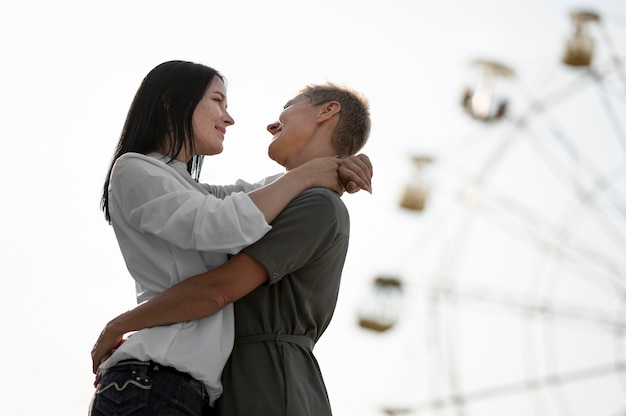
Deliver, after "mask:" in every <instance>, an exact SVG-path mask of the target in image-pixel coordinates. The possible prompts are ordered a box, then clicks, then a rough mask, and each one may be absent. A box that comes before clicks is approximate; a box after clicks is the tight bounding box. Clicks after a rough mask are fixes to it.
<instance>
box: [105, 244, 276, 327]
mask: <svg viewBox="0 0 626 416" xmlns="http://www.w3.org/2000/svg"><path fill="white" fill-rule="evenodd" d="M265 280H267V272H266V271H265V269H264V268H263V266H261V265H260V264H259V263H257V262H256V261H255V260H253V259H252V258H250V257H249V256H247V255H245V254H239V255H237V256H235V257H233V258H232V259H231V260H229V261H228V262H227V263H225V264H223V265H222V266H220V267H218V268H216V269H213V270H211V271H208V272H206V273H202V274H199V275H196V276H193V277H191V278H189V279H186V280H184V281H182V282H180V283H178V284H177V285H174V286H172V287H170V288H169V289H167V290H165V291H164V292H161V293H159V294H158V295H156V296H154V297H153V298H151V299H149V300H147V301H145V302H143V303H141V304H139V305H137V306H136V307H135V308H133V309H131V310H129V311H127V312H125V313H123V314H121V315H119V316H117V317H116V318H114V319H113V320H111V321H110V322H109V323H108V324H107V330H108V331H111V332H112V333H116V334H125V333H128V332H131V331H138V330H141V329H144V328H150V327H154V326H159V325H169V324H173V323H178V322H184V321H191V320H194V319H199V318H203V317H205V316H209V315H212V314H214V313H216V312H218V311H220V310H222V309H223V308H224V307H225V306H226V305H228V304H230V303H232V302H234V301H236V300H238V299H240V298H242V297H243V296H245V295H246V294H248V293H250V292H251V291H252V290H254V289H255V288H256V287H258V286H260V285H261V284H262V283H263V282H264V281H265Z"/></svg>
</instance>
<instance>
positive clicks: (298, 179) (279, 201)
mask: <svg viewBox="0 0 626 416" xmlns="http://www.w3.org/2000/svg"><path fill="white" fill-rule="evenodd" d="M309 187H310V184H309V182H308V181H307V178H303V177H302V175H297V174H296V173H295V172H294V171H290V172H287V173H285V174H284V175H283V176H281V177H280V178H278V179H277V180H275V181H274V182H272V183H271V184H269V185H265V186H262V187H261V188H258V189H255V190H253V191H251V192H248V196H249V197H250V199H252V202H254V204H255V205H256V206H257V208H259V210H260V211H261V212H262V213H263V215H264V216H265V220H266V221H267V222H268V223H270V222H272V221H274V219H275V218H276V217H277V216H278V214H280V212H281V211H282V210H283V209H285V207H286V206H287V204H289V202H291V200H292V199H294V198H295V197H296V196H298V195H299V194H300V193H302V192H303V191H305V190H307V189H308V188H309Z"/></svg>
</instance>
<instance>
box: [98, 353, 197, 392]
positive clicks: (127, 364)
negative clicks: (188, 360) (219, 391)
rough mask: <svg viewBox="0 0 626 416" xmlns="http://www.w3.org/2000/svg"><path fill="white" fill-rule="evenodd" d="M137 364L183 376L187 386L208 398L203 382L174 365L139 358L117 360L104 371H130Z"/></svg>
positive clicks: (155, 370) (156, 370)
mask: <svg viewBox="0 0 626 416" xmlns="http://www.w3.org/2000/svg"><path fill="white" fill-rule="evenodd" d="M137 366H149V367H150V370H152V371H154V372H160V371H163V372H165V373H169V374H175V375H177V376H179V377H183V378H185V379H187V380H188V381H189V386H190V387H191V389H192V390H193V391H194V392H196V393H197V394H198V395H199V396H200V397H202V400H208V399H209V395H208V394H207V391H206V388H205V386H204V383H202V382H201V381H198V380H196V379H195V378H193V377H192V376H191V375H189V374H187V373H184V372H182V371H179V370H177V369H175V368H174V367H167V366H164V365H161V364H159V363H157V362H154V361H139V360H133V359H130V360H122V361H120V362H118V363H117V364H115V365H114V366H112V367H110V368H108V369H107V370H106V371H107V372H108V371H132V370H134V369H135V368H136V367H137Z"/></svg>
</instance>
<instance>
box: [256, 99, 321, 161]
mask: <svg viewBox="0 0 626 416" xmlns="http://www.w3.org/2000/svg"><path fill="white" fill-rule="evenodd" d="M318 114H319V108H318V106H313V105H311V100H310V99H309V98H308V97H306V96H304V95H298V96H296V97H295V98H293V99H291V100H289V101H288V102H287V104H285V107H284V108H283V111H282V112H281V113H280V116H279V117H278V121H277V122H275V123H272V124H270V125H268V126H267V131H269V132H270V133H271V134H272V135H273V136H274V137H273V138H272V142H271V143H270V145H269V149H268V154H269V156H270V158H271V159H272V160H274V161H275V162H277V163H279V164H280V165H282V166H284V167H285V168H287V169H292V168H294V167H296V166H298V165H300V164H301V163H303V162H304V161H306V160H308V159H309V158H310V156H311V155H310V153H311V149H310V145H311V138H312V137H313V136H314V135H315V134H316V132H317V131H318V127H319V121H318V120H319V118H318Z"/></svg>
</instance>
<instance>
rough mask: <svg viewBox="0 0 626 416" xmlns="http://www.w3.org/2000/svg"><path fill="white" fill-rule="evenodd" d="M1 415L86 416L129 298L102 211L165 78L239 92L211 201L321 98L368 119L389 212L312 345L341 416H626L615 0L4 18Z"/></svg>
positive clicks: (620, 57)
mask: <svg viewBox="0 0 626 416" xmlns="http://www.w3.org/2000/svg"><path fill="white" fill-rule="evenodd" d="M0 35H1V36H0V39H1V41H0V42H1V43H0V45H1V47H2V53H3V64H2V65H1V66H0V74H1V76H0V91H1V94H2V95H1V97H2V100H0V117H1V120H2V126H3V127H4V129H3V130H4V136H5V138H4V139H3V143H4V148H5V149H7V150H8V154H7V156H6V157H5V158H4V160H3V162H2V175H1V176H0V190H2V193H1V194H2V197H1V198H2V204H1V211H0V213H1V214H2V215H0V229H1V230H2V231H1V232H2V238H1V239H0V244H1V247H0V253H2V254H1V256H2V264H3V265H4V267H3V272H2V277H3V279H2V281H3V282H4V286H3V289H2V290H1V291H0V313H1V315H0V316H1V318H0V331H1V332H2V334H3V342H2V345H1V346H0V357H2V359H3V362H4V368H5V369H7V368H8V373H7V372H5V373H4V376H3V377H2V378H1V379H0V413H2V414H11V415H32V414H42V413H45V414H52V415H84V414H86V412H87V407H88V404H89V401H90V399H91V395H92V394H93V387H92V381H93V375H92V374H91V369H90V368H91V361H90V356H89V352H90V350H91V347H92V345H93V343H94V342H95V340H96V338H97V335H98V333H99V332H100V330H101V328H102V326H103V325H104V324H105V323H106V322H107V321H108V320H109V319H111V318H112V317H113V316H115V315H117V314H119V313H120V312H122V311H124V310H126V309H128V308H130V307H132V305H133V304H134V285H133V283H132V280H131V278H130V277H129V276H128V273H127V271H126V269H125V266H124V264H123V261H122V258H121V255H120V253H119V250H118V247H117V243H116V241H115V238H114V235H113V231H112V230H111V229H110V227H109V226H108V225H107V224H106V222H105V221H104V218H103V216H102V213H101V212H100V210H99V200H100V194H101V188H102V184H103V180H104V176H105V173H106V170H107V168H108V165H109V162H110V159H111V156H112V154H113V150H114V147H115V144H116V143H117V139H118V137H119V133H120V131H121V128H122V124H123V122H124V118H125V114H126V112H127V110H128V106H129V105H130V102H131V100H132V97H133V95H134V93H135V91H136V89H137V87H138V86H139V83H140V82H141V80H142V78H143V77H144V76H145V74H146V73H147V72H148V71H149V70H150V69H152V68H153V67H154V66H156V65H157V64H159V63H161V62H163V61H167V60H170V59H184V60H191V61H196V62H201V63H204V64H207V65H210V66H213V67H215V68H217V69H218V70H220V71H221V72H222V73H223V74H224V75H225V76H226V77H227V79H228V91H229V110H230V112H231V114H232V115H233V117H234V118H235V120H236V124H235V125H234V126H233V127H231V128H229V131H228V134H227V136H226V141H225V151H224V152H223V153H222V154H221V155H219V156H215V157H211V158H207V159H206V160H205V165H204V168H203V178H202V179H203V181H206V182H211V183H230V182H232V181H234V180H235V179H237V178H240V177H241V178H245V179H248V180H256V179H260V178H262V177H265V176H267V175H270V174H273V173H277V172H280V167H279V166H278V165H276V164H275V163H274V162H272V161H270V160H269V158H267V156H266V149H267V145H268V143H269V139H270V135H269V133H267V132H266V131H265V126H266V125H267V124H269V123H270V122H273V121H275V120H276V119H277V117H278V114H279V113H280V111H281V109H282V106H283V105H284V103H285V102H286V101H287V100H288V99H289V98H291V97H293V96H294V95H295V94H296V93H297V92H298V90H299V89H300V88H301V87H303V86H305V85H306V84H309V83H315V82H324V81H332V82H336V83H340V84H345V85H347V86H350V87H353V88H355V89H357V90H359V91H361V92H363V93H364V94H365V95H366V96H367V97H368V98H369V100H370V104H371V112H372V121H373V126H372V135H371V138H370V141H369V142H368V144H367V146H366V147H365V149H364V150H363V152H364V153H366V154H368V155H369V156H370V158H371V160H372V161H373V163H374V167H375V176H374V183H373V188H374V189H373V190H374V193H373V194H372V195H369V194H367V193H364V192H361V193H359V194H356V195H346V196H344V197H343V200H344V201H345V202H346V204H347V205H348V207H349V209H350V212H351V218H352V236H351V243H350V252H349V256H348V259H347V262H346V265H345V268H344V275H343V281H342V288H341V293H340V299H339V303H338V305H337V310H336V313H335V317H334V320H333V322H332V323H331V326H330V327H329V329H328V330H327V332H326V334H325V335H324V337H323V338H322V339H321V340H320V342H319V343H318V345H317V346H316V349H315V352H316V355H317V357H318V359H319V362H320V366H321V368H322V372H323V374H324V377H325V380H326V383H327V387H328V390H329V394H330V398H331V402H332V405H333V409H334V414H336V415H338V416H342V415H355V414H358V415H363V416H374V415H385V414H386V415H397V414H419V415H468V416H470V415H480V416H489V415H501V414H507V415H524V416H528V415H542V416H543V415H567V416H571V415H593V416H597V415H607V416H608V415H610V416H613V415H624V414H626V335H625V332H626V260H625V256H624V254H623V253H624V247H626V181H625V179H626V158H625V156H626V5H625V4H624V2H623V1H622V0H595V1H593V2H591V1H589V2H587V3H580V2H574V1H570V0H544V1H540V0H525V1H519V0H511V1H508V2H501V1H495V0H468V1H461V0H440V1H434V0H432V1H419V2H418V1H408V0H404V1H403V0H389V1H386V2H383V3H381V2H373V1H370V0H362V1H356V0H335V1H330V0H320V1H318V2H314V3H311V2H307V3H304V2H294V1H286V0H269V1H265V2H254V1H252V0H249V1H245V0H235V1H229V2H214V1H199V0H181V1H178V2H176V3H175V4H174V3H173V2H166V1H161V0H154V1H147V0H137V1H119V0H113V1H108V2H106V3H104V2H93V1H92V2H85V1H83V2H78V1H72V0H62V1H56V2H44V1H41V0H35V1H28V0H26V1H22V2H19V3H18V2H13V3H4V4H3V5H1V6H0Z"/></svg>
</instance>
